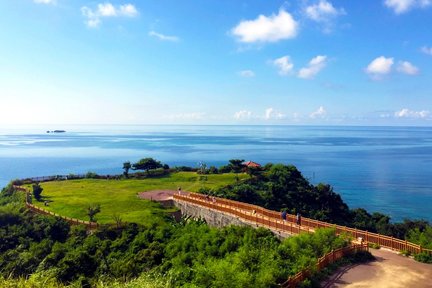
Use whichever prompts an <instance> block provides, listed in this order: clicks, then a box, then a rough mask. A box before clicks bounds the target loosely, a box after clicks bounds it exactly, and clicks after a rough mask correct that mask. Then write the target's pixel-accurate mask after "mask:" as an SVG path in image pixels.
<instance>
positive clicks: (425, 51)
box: [420, 46, 432, 56]
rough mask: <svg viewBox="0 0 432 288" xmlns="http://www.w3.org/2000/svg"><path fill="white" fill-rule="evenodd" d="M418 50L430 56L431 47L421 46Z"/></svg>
mask: <svg viewBox="0 0 432 288" xmlns="http://www.w3.org/2000/svg"><path fill="white" fill-rule="evenodd" d="M420 50H421V51H422V52H423V53H425V54H427V55H431V56H432V47H427V46H423V47H421V48H420Z"/></svg>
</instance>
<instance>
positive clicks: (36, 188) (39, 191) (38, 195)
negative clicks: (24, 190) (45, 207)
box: [33, 183, 43, 201]
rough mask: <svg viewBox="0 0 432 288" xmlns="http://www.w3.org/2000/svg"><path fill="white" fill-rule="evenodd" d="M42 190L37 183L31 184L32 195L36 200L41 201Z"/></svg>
mask: <svg viewBox="0 0 432 288" xmlns="http://www.w3.org/2000/svg"><path fill="white" fill-rule="evenodd" d="M42 191H43V188H42V187H41V186H40V185H39V183H36V184H33V196H34V198H35V199H36V200H37V201H41V199H42V196H41V194H42Z"/></svg>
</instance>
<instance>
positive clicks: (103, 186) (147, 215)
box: [34, 172, 248, 224]
mask: <svg viewBox="0 0 432 288" xmlns="http://www.w3.org/2000/svg"><path fill="white" fill-rule="evenodd" d="M205 177H206V178H205V179H206V180H203V179H202V178H201V177H200V175H198V174H196V173H195V172H178V173H172V174H170V175H168V176H164V177H159V178H149V179H143V180H137V179H127V180H102V179H82V180H66V181H52V182H45V183H41V186H42V187H43V189H44V190H43V192H42V196H43V200H48V201H50V204H49V206H48V207H44V206H43V203H41V202H36V201H34V204H36V205H38V206H40V207H43V208H45V209H47V210H50V211H53V212H55V213H58V214H60V215H64V216H68V217H73V218H77V219H82V220H88V216H87V207H88V206H89V205H93V204H100V205H101V212H100V213H99V214H97V215H96V219H97V221H98V222H99V223H112V222H114V219H113V216H114V215H120V216H121V219H122V221H126V222H135V223H140V224H150V223H153V222H155V221H156V222H157V221H159V219H160V217H163V216H164V215H166V212H167V210H166V209H162V208H161V207H160V206H159V204H158V203H153V202H151V201H148V200H143V199H139V198H138V197H137V193H139V192H144V191H151V190H177V188H178V187H179V186H180V187H182V190H184V191H191V192H196V191H198V190H199V189H200V188H201V187H207V188H216V187H221V186H226V185H228V184H231V183H234V182H235V181H236V180H235V178H236V175H235V174H233V173H227V174H211V175H206V176H205ZM238 177H239V179H244V178H247V177H248V176H247V175H245V174H238Z"/></svg>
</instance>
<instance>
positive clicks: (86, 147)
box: [0, 126, 432, 221]
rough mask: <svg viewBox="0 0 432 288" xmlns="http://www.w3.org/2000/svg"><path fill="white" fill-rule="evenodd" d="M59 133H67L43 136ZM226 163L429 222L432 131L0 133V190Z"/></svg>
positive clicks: (86, 129) (98, 129) (102, 129)
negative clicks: (299, 179) (19, 183)
mask: <svg viewBox="0 0 432 288" xmlns="http://www.w3.org/2000/svg"><path fill="white" fill-rule="evenodd" d="M54 129H64V130H66V133H46V131H47V130H54ZM145 157H153V158H155V159H157V160H160V161H162V162H163V163H167V164H169V165H170V166H180V165H188V166H193V167H197V166H198V163H199V162H205V163H206V164H207V165H208V166H209V165H216V166H220V165H224V164H226V163H227V162H228V160H229V159H233V158H240V159H244V160H252V161H255V162H258V163H261V164H265V163H268V162H271V163H284V164H293V165H295V166H297V168H298V169H299V170H300V171H301V172H302V173H303V175H304V176H305V177H306V178H307V179H309V180H310V181H311V182H312V183H314V184H317V183H319V182H323V183H328V184H330V185H332V186H333V188H334V190H335V191H336V192H337V193H339V194H341V195H342V198H343V199H344V201H345V202H346V203H347V204H348V205H349V206H350V207H351V208H357V207H362V208H365V209H367V210H368V211H369V212H382V213H385V214H388V215H390V216H391V217H392V221H401V220H403V219H404V218H415V219H426V220H429V221H432V213H431V211H432V210H431V207H432V188H431V179H432V178H431V177H432V127H345V126H62V127H46V126H45V127H40V126H39V127H38V126H32V127H26V128H23V127H16V128H10V127H9V128H6V127H0V186H2V187H3V186H5V185H6V184H7V183H8V182H9V181H10V180H12V179H16V178H24V177H31V176H48V175H61V174H70V173H74V174H79V173H86V172H88V171H93V172H97V173H100V174H108V173H109V174H120V173H122V165H123V162H125V161H131V162H135V161H137V160H139V159H141V158H145Z"/></svg>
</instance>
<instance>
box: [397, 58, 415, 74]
mask: <svg viewBox="0 0 432 288" xmlns="http://www.w3.org/2000/svg"><path fill="white" fill-rule="evenodd" d="M397 71H398V72H400V73H403V74H407V75H417V74H418V73H419V69H418V68H417V67H416V66H414V65H413V64H411V63H410V62H408V61H399V64H398V67H397Z"/></svg>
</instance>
